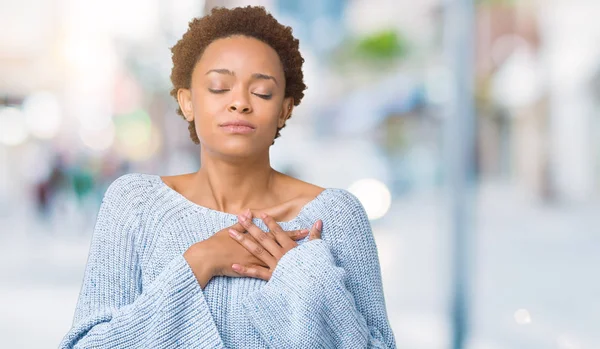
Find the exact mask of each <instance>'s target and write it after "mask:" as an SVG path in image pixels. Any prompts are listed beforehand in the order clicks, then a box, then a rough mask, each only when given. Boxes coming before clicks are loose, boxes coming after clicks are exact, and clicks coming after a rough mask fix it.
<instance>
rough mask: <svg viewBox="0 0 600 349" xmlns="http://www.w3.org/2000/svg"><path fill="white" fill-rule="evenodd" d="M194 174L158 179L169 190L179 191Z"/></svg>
mask: <svg viewBox="0 0 600 349" xmlns="http://www.w3.org/2000/svg"><path fill="white" fill-rule="evenodd" d="M193 175H194V173H183V174H178V175H172V176H160V179H161V180H162V181H163V182H164V183H165V184H166V185H167V186H168V187H170V188H171V189H173V190H175V191H179V190H181V189H182V188H184V187H185V185H186V184H187V183H188V182H189V181H190V180H191V179H192V176H193Z"/></svg>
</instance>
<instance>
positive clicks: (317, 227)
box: [229, 213, 323, 281]
mask: <svg viewBox="0 0 600 349" xmlns="http://www.w3.org/2000/svg"><path fill="white" fill-rule="evenodd" d="M248 217H252V216H251V215H250V214H248ZM261 218H262V220H263V222H264V223H265V225H266V226H267V227H268V228H269V231H268V232H264V231H262V230H261V229H260V228H259V227H257V226H256V225H254V223H252V218H247V216H246V215H238V221H239V222H240V224H241V225H242V226H243V227H244V228H245V229H246V230H247V231H248V233H249V234H250V235H252V237H254V239H255V240H256V241H252V239H248V238H246V237H245V236H244V234H242V233H240V232H238V231H236V230H234V229H229V235H230V236H231V237H232V238H234V239H235V240H237V242H238V243H240V244H241V245H242V246H243V247H244V248H246V249H247V250H248V251H249V252H250V253H252V254H253V255H255V256H256V257H257V258H258V259H260V260H262V261H263V262H265V264H266V265H268V266H269V268H264V267H262V266H259V265H239V264H233V265H232V269H233V270H234V271H235V272H237V273H238V274H240V275H242V276H248V277H254V278H258V279H263V280H265V281H269V280H270V279H271V275H272V273H273V270H275V267H276V266H277V263H278V262H279V260H280V259H281V257H283V255H284V254H286V253H287V252H288V251H289V250H291V249H293V248H294V247H296V246H298V244H297V243H296V242H295V241H294V240H292V239H291V238H290V237H289V236H288V234H286V233H285V232H284V231H283V229H281V227H280V226H279V225H278V224H277V223H276V222H275V220H274V219H273V217H271V216H269V215H267V214H265V213H263V214H262V215H261ZM322 229H323V222H322V221H321V220H320V219H319V220H317V221H316V222H315V224H313V226H312V228H311V229H310V236H309V240H314V239H320V238H321V231H322Z"/></svg>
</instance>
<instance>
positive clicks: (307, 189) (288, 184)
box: [283, 175, 325, 201]
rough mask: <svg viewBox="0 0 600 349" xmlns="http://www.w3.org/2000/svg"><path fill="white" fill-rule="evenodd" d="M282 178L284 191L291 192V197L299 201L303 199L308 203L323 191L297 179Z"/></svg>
mask: <svg viewBox="0 0 600 349" xmlns="http://www.w3.org/2000/svg"><path fill="white" fill-rule="evenodd" d="M283 176H284V181H283V182H284V185H285V190H286V191H287V192H291V193H292V196H293V197H294V198H295V199H297V200H299V201H302V200H303V199H308V201H310V200H312V199H314V198H315V197H317V196H318V195H319V194H321V192H323V190H325V188H323V187H320V186H318V185H314V184H311V183H308V182H305V181H302V180H300V179H298V178H295V177H291V176H288V175H283Z"/></svg>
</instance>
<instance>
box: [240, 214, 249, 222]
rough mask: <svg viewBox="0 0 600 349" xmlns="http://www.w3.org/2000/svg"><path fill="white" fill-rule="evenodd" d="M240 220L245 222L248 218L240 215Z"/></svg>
mask: <svg viewBox="0 0 600 349" xmlns="http://www.w3.org/2000/svg"><path fill="white" fill-rule="evenodd" d="M238 219H239V220H240V221H242V222H245V221H246V219H247V218H246V216H242V215H238Z"/></svg>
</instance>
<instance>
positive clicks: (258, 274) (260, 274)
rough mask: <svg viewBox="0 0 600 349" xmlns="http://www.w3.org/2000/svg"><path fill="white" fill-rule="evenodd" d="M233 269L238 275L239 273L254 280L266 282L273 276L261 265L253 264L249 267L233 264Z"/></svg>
mask: <svg viewBox="0 0 600 349" xmlns="http://www.w3.org/2000/svg"><path fill="white" fill-rule="evenodd" d="M231 269H233V271H235V272H236V273H238V274H239V275H241V276H248V277H253V278H257V279H263V280H265V281H269V280H270V279H271V275H272V274H273V273H272V272H271V270H270V269H268V268H263V267H261V266H259V265H255V264H252V265H249V266H245V265H240V264H233V265H232V266H231Z"/></svg>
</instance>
